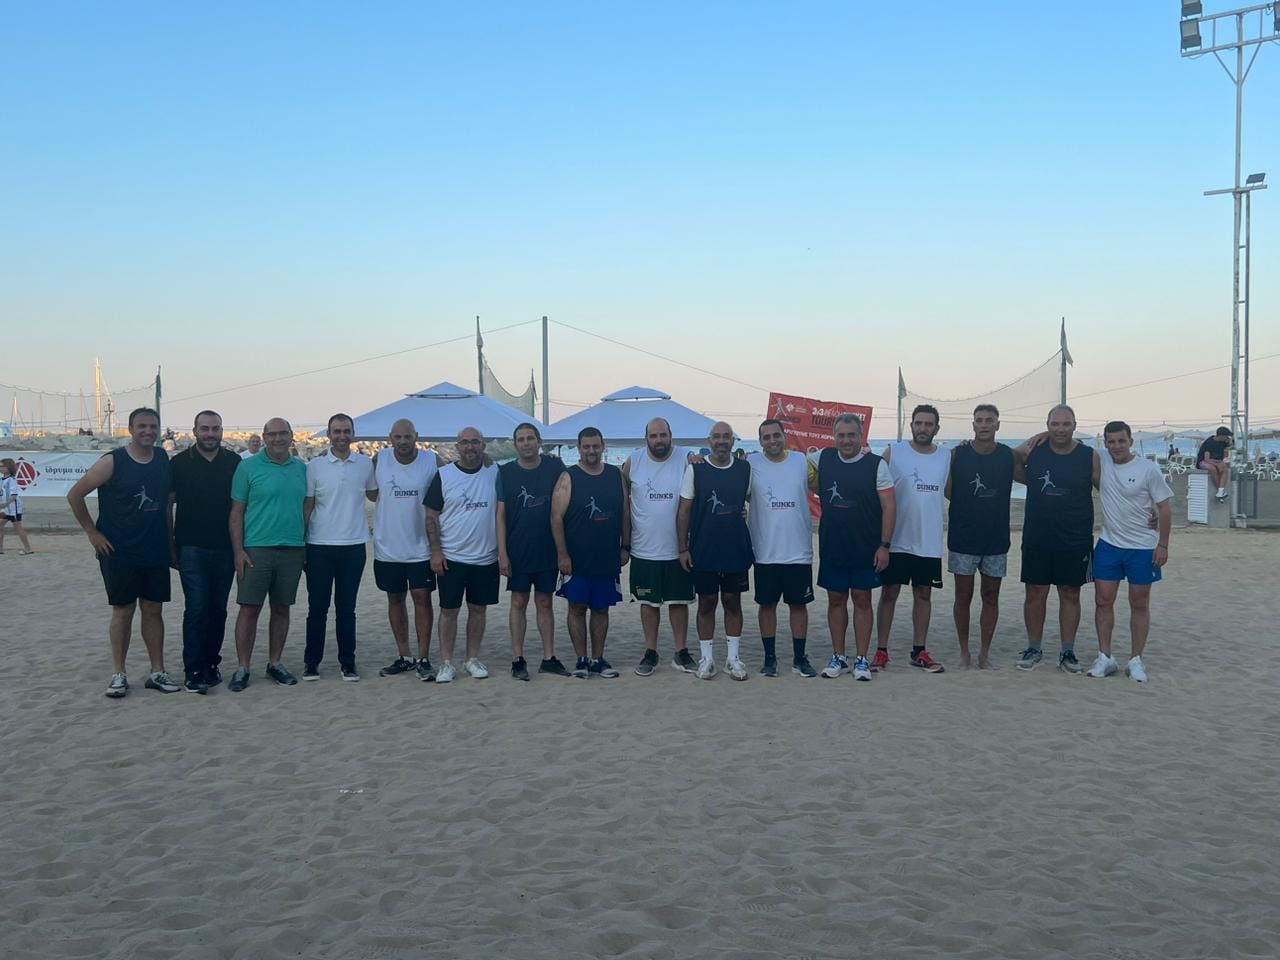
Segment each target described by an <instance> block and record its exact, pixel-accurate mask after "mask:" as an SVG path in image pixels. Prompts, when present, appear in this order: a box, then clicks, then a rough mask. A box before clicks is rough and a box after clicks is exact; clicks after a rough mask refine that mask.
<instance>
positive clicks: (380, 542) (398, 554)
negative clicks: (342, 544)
mask: <svg viewBox="0 0 1280 960" xmlns="http://www.w3.org/2000/svg"><path fill="white" fill-rule="evenodd" d="M388 439H389V440H390V441H391V449H390V450H380V451H379V452H378V454H377V455H376V456H375V457H374V458H373V474H374V480H375V481H376V483H377V485H378V489H377V490H376V491H374V492H372V493H370V494H369V499H370V500H374V501H376V502H377V506H376V507H375V508H374V511H373V582H374V583H375V584H377V586H378V589H379V590H381V591H382V592H383V593H385V594H386V595H387V619H388V620H389V621H390V622H391V636H392V638H393V639H394V640H395V644H396V658H395V659H394V660H393V661H391V663H389V664H388V665H387V666H385V667H383V668H382V669H381V670H379V671H378V675H379V676H383V677H394V676H397V675H398V674H402V673H409V672H414V673H416V674H417V676H418V679H419V680H425V681H427V682H430V681H432V680H435V678H436V671H435V668H434V667H433V666H431V627H432V625H433V621H434V619H435V611H434V610H433V609H432V606H431V592H432V591H433V590H435V588H436V575H435V574H434V573H432V572H431V551H430V549H429V548H428V546H427V511H426V506H425V503H426V499H427V488H428V487H430V486H431V481H432V480H434V479H435V476H436V471H438V470H439V469H440V467H441V462H440V456H439V454H436V453H433V452H429V451H426V450H419V449H418V429H417V427H415V426H414V425H413V421H411V420H404V419H401V420H397V421H396V422H395V423H393V424H392V425H391V433H390V435H389V437H388ZM406 595H407V596H408V597H410V598H412V600H413V626H414V632H415V634H416V635H417V638H418V656H417V657H416V658H415V657H414V656H413V654H412V653H411V652H410V649H409V611H408V607H407V605H406V603H405V598H406Z"/></svg>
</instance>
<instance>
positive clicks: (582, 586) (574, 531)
mask: <svg viewBox="0 0 1280 960" xmlns="http://www.w3.org/2000/svg"><path fill="white" fill-rule="evenodd" d="M603 458H604V437H603V436H602V435H601V433H600V431H599V430H597V429H596V428H595V427H584V428H583V429H582V430H581V431H579V433H578V462H577V463H576V464H574V465H573V466H572V467H570V468H569V469H568V470H566V471H564V472H563V473H562V474H560V478H559V479H558V480H557V481H556V486H555V491H554V492H553V493H552V495H551V536H552V537H553V539H554V540H555V545H556V557H557V565H558V566H559V569H560V573H561V574H563V575H564V581H563V583H562V584H561V586H560V589H559V591H557V593H558V594H559V596H562V597H564V598H565V599H566V600H568V601H569V616H568V622H569V639H570V640H571V641H573V649H574V651H575V652H576V653H577V655H578V662H577V664H576V665H575V666H574V670H573V675H574V676H575V677H578V678H580V679H583V680H585V679H587V678H589V677H605V678H607V679H613V678H614V677H617V676H618V671H617V670H615V669H614V667H613V665H612V664H610V663H609V661H608V660H606V659H605V658H604V645H605V641H606V640H607V639H608V636H609V608H610V607H612V606H613V605H614V604H616V603H619V602H621V600H622V591H621V589H620V586H621V583H620V578H621V576H622V568H623V567H624V566H625V565H626V564H627V562H628V561H629V560H630V559H631V552H630V551H631V511H630V510H629V509H628V504H627V500H626V491H625V488H624V486H623V482H622V471H621V470H619V469H618V468H617V467H615V466H614V465H613V464H610V463H605V462H604V459H603ZM588 610H589V611H591V625H590V629H591V650H590V654H591V655H590V656H588V655H587V653H588V650H587V611H588Z"/></svg>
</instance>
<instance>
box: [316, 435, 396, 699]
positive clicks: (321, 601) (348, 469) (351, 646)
mask: <svg viewBox="0 0 1280 960" xmlns="http://www.w3.org/2000/svg"><path fill="white" fill-rule="evenodd" d="M328 434H329V452H328V453H326V454H325V455H324V456H322V457H316V458H315V459H314V460H312V461H311V462H310V463H308V464H307V496H306V499H305V500H303V501H302V521H303V523H304V524H305V525H306V531H307V534H306V550H307V553H306V557H307V646H306V651H305V653H304V654H303V658H302V664H303V669H302V679H303V680H319V679H320V661H321V660H323V659H324V633H325V626H326V624H327V622H328V619H329V599H330V597H331V596H332V598H333V606H334V618H335V621H336V622H335V629H334V632H335V633H336V635H337V640H338V669H339V671H340V672H341V674H342V679H343V680H348V681H355V680H359V679H360V673H359V671H357V670H356V596H357V594H358V593H359V591H360V578H361V577H362V576H364V563H365V545H366V544H367V543H368V542H369V521H368V519H367V517H366V516H365V512H364V504H365V494H366V493H368V492H369V491H373V490H377V489H378V484H377V482H376V481H375V480H374V476H373V461H372V460H370V459H369V458H368V457H366V456H365V455H364V454H363V453H356V452H354V451H353V450H352V449H351V440H352V438H353V437H354V436H355V424H354V422H353V421H352V419H351V417H349V416H348V415H347V414H345V413H335V414H334V415H333V416H332V417H330V418H329V430H328Z"/></svg>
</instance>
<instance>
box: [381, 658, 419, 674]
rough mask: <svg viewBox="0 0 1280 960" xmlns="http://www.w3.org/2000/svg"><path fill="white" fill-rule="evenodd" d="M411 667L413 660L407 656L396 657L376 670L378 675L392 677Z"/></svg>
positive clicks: (407, 670)
mask: <svg viewBox="0 0 1280 960" xmlns="http://www.w3.org/2000/svg"><path fill="white" fill-rule="evenodd" d="M412 669H413V661H412V660H410V659H409V658H408V657H396V658H395V659H394V660H392V661H391V662H390V663H389V664H387V665H386V666H385V667H383V668H382V669H381V670H379V671H378V676H380V677H394V676H397V675H399V674H401V673H408V672H409V671H410V670H412Z"/></svg>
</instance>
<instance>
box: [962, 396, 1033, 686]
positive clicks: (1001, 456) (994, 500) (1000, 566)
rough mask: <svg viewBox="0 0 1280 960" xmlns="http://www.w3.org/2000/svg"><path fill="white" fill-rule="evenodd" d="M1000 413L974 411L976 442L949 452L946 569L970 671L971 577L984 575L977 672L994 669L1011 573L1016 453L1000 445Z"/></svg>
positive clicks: (989, 408)
mask: <svg viewBox="0 0 1280 960" xmlns="http://www.w3.org/2000/svg"><path fill="white" fill-rule="evenodd" d="M999 429H1000V411H999V410H997V409H996V408H995V406H994V405H993V404H990V403H980V404H978V406H977V407H975V408H974V411H973V441H972V442H971V443H967V444H963V445H961V446H959V447H956V448H955V449H954V450H952V451H951V472H950V474H949V475H948V476H947V498H948V499H949V500H950V508H949V511H948V514H947V570H948V571H950V573H951V574H952V575H953V576H954V577H955V583H956V599H955V606H954V608H953V611H952V612H953V614H954V616H955V621H956V638H957V639H958V640H959V642H960V662H961V664H963V665H964V666H965V667H968V666H969V664H970V662H971V659H970V656H969V608H970V606H971V605H972V603H973V578H974V576H975V574H978V573H981V574H982V615H981V619H980V620H979V625H980V629H981V631H982V645H981V646H980V647H979V648H978V667H979V668H980V669H982V670H990V669H992V664H991V639H992V637H994V636H995V632H996V620H997V619H998V618H999V616H1000V583H1001V581H1002V579H1003V578H1004V575H1005V573H1006V572H1007V570H1008V560H1009V500H1010V497H1011V496H1012V494H1013V470H1014V465H1015V463H1016V460H1015V458H1014V454H1013V451H1012V450H1011V449H1010V448H1009V447H1007V446H1005V445H1004V444H1003V443H997V442H996V431H998V430H999Z"/></svg>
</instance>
